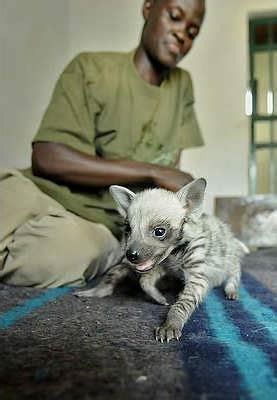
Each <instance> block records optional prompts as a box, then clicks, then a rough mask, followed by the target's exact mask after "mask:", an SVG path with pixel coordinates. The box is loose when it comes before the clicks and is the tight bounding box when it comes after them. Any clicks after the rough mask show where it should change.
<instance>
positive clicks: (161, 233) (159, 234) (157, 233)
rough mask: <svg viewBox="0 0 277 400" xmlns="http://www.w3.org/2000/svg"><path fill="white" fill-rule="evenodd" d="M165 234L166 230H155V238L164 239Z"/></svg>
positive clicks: (158, 228) (159, 228)
mask: <svg viewBox="0 0 277 400" xmlns="http://www.w3.org/2000/svg"><path fill="white" fill-rule="evenodd" d="M165 234H166V230H165V228H161V227H157V228H155V229H154V236H156V237H158V238H162V237H164V236H165Z"/></svg>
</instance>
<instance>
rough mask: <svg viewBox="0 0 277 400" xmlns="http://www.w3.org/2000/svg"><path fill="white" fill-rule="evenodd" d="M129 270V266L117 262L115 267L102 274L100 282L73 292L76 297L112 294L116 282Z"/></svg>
mask: <svg viewBox="0 0 277 400" xmlns="http://www.w3.org/2000/svg"><path fill="white" fill-rule="evenodd" d="M129 272H130V270H129V268H128V267H126V266H125V265H122V264H119V265H116V266H115V267H113V268H111V269H110V270H109V271H108V272H106V274H105V275H104V276H103V279H102V280H101V282H100V283H99V284H98V285H97V286H95V287H93V288H91V289H85V290H78V291H77V292H74V293H73V294H74V295H75V296H77V297H106V296H110V295H111V294H113V291H114V289H115V287H116V286H117V284H118V283H119V282H120V281H121V280H123V279H124V278H125V277H126V276H127V275H128V273H129Z"/></svg>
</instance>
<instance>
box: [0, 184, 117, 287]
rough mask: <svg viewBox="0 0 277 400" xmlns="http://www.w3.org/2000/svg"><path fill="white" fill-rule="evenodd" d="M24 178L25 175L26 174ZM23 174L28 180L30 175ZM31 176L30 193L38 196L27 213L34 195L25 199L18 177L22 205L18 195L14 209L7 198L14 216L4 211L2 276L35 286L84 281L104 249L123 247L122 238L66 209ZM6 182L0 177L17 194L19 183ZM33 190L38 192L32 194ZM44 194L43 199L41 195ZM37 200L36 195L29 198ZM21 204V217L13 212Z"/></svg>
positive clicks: (75, 283) (0, 276) (27, 193)
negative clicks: (15, 188)
mask: <svg viewBox="0 0 277 400" xmlns="http://www.w3.org/2000/svg"><path fill="white" fill-rule="evenodd" d="M22 178H23V177H22ZM18 179H19V180H20V177H18ZM23 179H24V184H26V185H27V183H26V181H25V179H26V178H23ZM26 180H27V179H26ZM27 181H28V185H29V186H28V190H27V191H26V193H25V195H27V196H29V197H30V196H31V197H32V196H33V197H34V198H35V201H34V204H32V207H30V209H29V210H27V208H28V207H27V206H26V212H25V213H22V209H21V207H20V202H23V203H24V204H25V203H26V205H27V204H28V201H27V200H23V197H24V196H23V195H24V190H23V188H21V193H19V192H20V189H19V186H20V185H19V186H18V182H17V184H16V185H15V184H14V182H12V183H11V182H10V184H11V186H13V187H15V186H16V187H17V200H18V199H20V200H18V201H19V205H17V204H16V203H17V202H16V201H15V202H13V204H12V206H14V207H13V208H14V210H13V211H12V209H11V208H10V207H9V206H11V204H8V201H7V199H6V200H5V202H6V205H7V210H9V213H8V214H10V215H11V217H9V218H6V214H4V215H5V218H4V220H5V224H4V226H5V228H3V232H2V237H0V246H2V248H1V249H0V250H1V251H0V255H1V258H2V268H1V264H0V280H2V281H3V282H6V283H9V284H14V285H21V286H34V287H57V286H61V285H74V286H80V285H83V284H84V283H85V279H84V274H85V271H86V269H87V268H88V266H89V265H90V264H91V262H92V261H94V260H97V258H98V257H100V256H101V255H102V253H104V252H107V251H109V250H113V249H114V248H115V247H117V246H118V242H117V240H116V239H115V238H114V236H113V235H112V234H111V232H110V231H109V230H108V229H107V228H106V227H105V226H103V225H101V224H96V223H92V222H89V221H86V220H84V219H82V218H80V217H78V216H76V215H74V214H72V213H70V212H68V211H66V210H65V209H64V208H63V207H62V206H61V205H60V204H59V203H57V202H55V201H54V200H53V199H51V198H50V197H49V196H46V195H45V194H43V193H42V192H41V191H40V190H39V189H38V188H37V187H36V186H35V185H34V184H33V183H32V182H30V181H29V180H27ZM2 183H3V182H0V192H1V193H2V195H3V196H2V197H4V192H5V193H6V194H7V192H8V193H10V194H11V192H13V189H11V188H10V189H9V190H8V191H7V190H5V191H4V190H2V189H3V185H2ZM21 183H22V182H21ZM1 185H2V186H1ZM21 186H22V185H21ZM23 186H24V185H23ZM31 191H32V192H35V194H34V193H33V195H31V194H30V192H31ZM40 196H42V199H38V198H40ZM10 197H12V196H10ZM48 200H49V203H48V206H46V203H47V201H48ZM37 202H39V205H38V204H37ZM14 203H15V204H14ZM31 203H32V202H31V201H30V202H29V204H31ZM41 203H43V207H42V205H41ZM17 208H19V209H20V211H19V217H18V218H17V223H16V218H14V217H13V212H15V211H16V212H18V210H17ZM8 214H7V215H8ZM13 219H14V223H13V224H12V222H11V221H12V220H13ZM16 226H17V227H16ZM4 230H5V232H4ZM3 233H5V234H4V235H3ZM0 261H1V260H0ZM92 264H93V263H92ZM95 264H96V265H97V263H95ZM96 272H97V271H95V273H96ZM92 273H93V271H92Z"/></svg>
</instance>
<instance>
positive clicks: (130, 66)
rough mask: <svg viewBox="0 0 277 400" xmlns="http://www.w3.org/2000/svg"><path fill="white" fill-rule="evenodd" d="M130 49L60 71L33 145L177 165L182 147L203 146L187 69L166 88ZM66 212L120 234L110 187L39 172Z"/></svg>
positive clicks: (81, 59)
mask: <svg viewBox="0 0 277 400" xmlns="http://www.w3.org/2000/svg"><path fill="white" fill-rule="evenodd" d="M133 57H134V51H132V52H130V53H112V52H105V53H82V54H80V55H78V56H77V57H76V58H74V59H73V61H72V62H71V63H70V64H69V65H68V66H67V67H66V69H65V70H64V72H63V73H62V74H61V76H60V78H59V80H58V82H57V84H56V87H55V90H54V93H53V96H52V99H51V101H50V104H49V106H48V108H47V110H46V112H45V115H44V117H43V119H42V122H41V125H40V127H39V130H38V132H37V134H36V136H35V138H34V142H38V141H40V142H43V141H45V142H56V143H62V144H65V145H68V146H70V147H72V148H74V149H76V150H79V151H82V152H84V153H86V154H89V155H98V156H100V157H103V158H108V159H114V160H116V159H130V160H136V161H143V162H151V163H158V164H162V165H168V166H173V165H174V164H175V163H176V161H177V158H178V155H179V152H180V150H182V149H184V148H188V147H192V146H199V145H202V144H203V141H202V137H201V133H200V130H199V126H198V123H197V120H196V117H195V113H194V109H193V103H194V99H193V89H192V82H191V78H190V75H189V73H188V72H186V71H184V70H182V69H180V68H176V69H174V70H172V71H171V72H170V74H169V76H168V77H167V79H165V80H164V81H163V82H162V84H161V86H154V85H150V84H148V83H147V82H145V81H144V80H143V79H142V78H141V77H140V76H139V74H138V72H137V70H136V68H135V66H134V62H133ZM24 173H25V175H26V176H28V177H29V178H30V179H31V180H32V181H34V182H35V183H36V184H37V185H38V186H39V187H40V189H41V190H42V191H44V192H45V193H47V194H48V195H50V196H51V197H53V198H54V199H56V200H57V201H58V202H60V203H61V204H62V205H63V206H64V207H65V208H66V209H68V210H70V211H72V212H73V213H75V214H77V215H80V216H81V217H83V218H86V219H88V220H91V221H94V222H99V223H103V224H105V225H106V226H107V227H108V228H109V229H111V231H112V232H113V233H114V234H116V235H118V233H119V230H118V229H119V227H118V223H119V218H118V216H117V212H116V209H115V204H114V202H113V200H112V198H111V196H110V195H109V192H108V187H107V188H103V189H97V190H96V189H94V188H89V189H86V190H81V189H78V188H76V187H75V188H73V187H69V186H65V185H61V184H56V183H55V182H53V181H50V180H46V179H42V178H38V177H35V176H33V175H32V172H31V170H27V171H24Z"/></svg>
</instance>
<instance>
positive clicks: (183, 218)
mask: <svg viewBox="0 0 277 400" xmlns="http://www.w3.org/2000/svg"><path fill="white" fill-rule="evenodd" d="M205 188H206V181H205V179H204V178H200V179H197V180H195V181H193V182H191V183H189V184H188V185H186V186H184V187H183V188H181V189H180V190H179V191H178V192H177V193H173V192H170V191H167V190H164V189H150V190H145V191H143V192H140V193H138V194H135V193H133V192H131V191H130V190H129V189H126V188H124V187H121V186H111V188H110V191H111V194H112V196H113V198H114V200H115V202H116V203H117V207H118V211H119V213H120V214H121V215H122V217H123V218H124V220H125V232H124V234H123V238H122V242H121V246H120V249H118V251H117V254H114V258H115V259H116V258H117V260H119V259H120V263H119V264H118V265H117V266H116V267H112V268H110V270H109V272H108V273H107V274H106V275H105V276H104V277H103V280H102V282H101V283H100V284H99V285H98V286H97V287H95V288H92V289H88V290H85V291H81V292H78V293H77V295H78V296H98V297H103V296H107V295H110V294H112V292H113V289H114V287H115V286H116V284H117V283H118V281H119V280H121V279H122V278H123V277H124V276H125V275H126V274H127V273H128V271H130V268H131V269H133V270H134V271H136V272H137V273H138V274H139V282H140V285H141V287H142V289H143V290H144V291H145V292H146V293H147V294H148V295H149V296H150V297H151V298H153V299H154V300H155V301H156V302H158V303H160V304H165V305H168V303H167V300H166V298H165V297H164V296H163V295H162V294H161V293H160V292H159V291H158V289H157V287H156V283H157V281H158V280H159V279H160V278H161V277H163V276H164V275H167V274H174V275H177V276H178V277H181V279H182V280H183V282H184V286H183V289H182V290H181V292H180V293H179V295H178V298H177V301H176V302H175V303H174V304H173V305H171V307H170V308H169V312H168V315H167V318H166V321H165V322H164V324H163V325H162V326H161V327H159V328H157V329H156V330H155V336H156V340H160V341H161V342H163V341H164V340H165V341H169V340H171V339H174V338H175V339H179V337H180V336H181V332H182V328H183V326H184V324H185V323H186V321H187V320H188V318H189V317H190V315H191V314H192V312H193V311H194V310H195V308H196V307H197V306H198V304H200V303H201V302H202V301H203V299H204V298H205V296H206V294H207V292H208V290H209V289H211V288H213V287H215V286H219V285H222V284H223V285H224V291H225V294H226V296H227V298H228V299H232V300H233V299H237V297H238V286H239V282H240V275H241V272H240V259H241V257H242V256H243V255H244V253H246V252H247V249H246V247H245V246H244V245H243V244H242V243H241V242H239V241H238V240H237V239H235V238H234V236H233V235H232V234H231V232H230V230H229V229H228V227H227V226H226V225H224V224H223V223H222V222H221V221H220V220H219V219H217V218H215V217H212V216H207V215H205V214H203V213H202V204H203V197H204V192H205ZM109 260H111V255H109ZM102 261H103V260H102ZM117 262H118V261H117Z"/></svg>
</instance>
